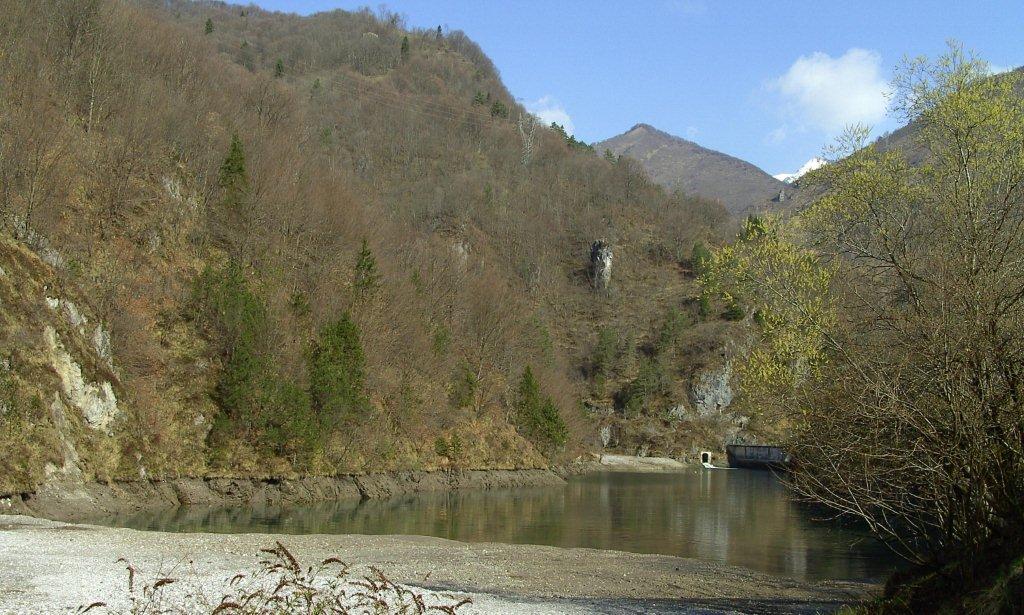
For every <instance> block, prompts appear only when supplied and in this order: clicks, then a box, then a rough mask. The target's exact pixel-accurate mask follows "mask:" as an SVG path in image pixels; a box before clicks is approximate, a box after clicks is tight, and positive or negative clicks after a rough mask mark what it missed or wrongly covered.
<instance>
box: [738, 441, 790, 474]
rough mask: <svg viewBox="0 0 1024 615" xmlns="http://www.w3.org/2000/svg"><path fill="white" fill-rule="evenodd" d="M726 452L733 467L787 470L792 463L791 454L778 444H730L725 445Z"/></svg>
mask: <svg viewBox="0 0 1024 615" xmlns="http://www.w3.org/2000/svg"><path fill="white" fill-rule="evenodd" d="M725 454H726V456H727V457H728V458H729V465H730V466H731V467H733V468H754V469H759V470H769V469H775V470H785V469H786V468H788V467H789V463H790V458H789V455H787V454H786V452H785V451H784V450H782V449H781V448H779V447H777V446H762V445H752V444H729V445H727V446H726V447H725Z"/></svg>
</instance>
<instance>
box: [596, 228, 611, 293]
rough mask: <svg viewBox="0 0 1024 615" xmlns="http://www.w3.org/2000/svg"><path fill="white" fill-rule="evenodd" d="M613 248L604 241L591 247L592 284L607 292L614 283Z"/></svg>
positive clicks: (597, 242)
mask: <svg viewBox="0 0 1024 615" xmlns="http://www.w3.org/2000/svg"><path fill="white" fill-rule="evenodd" d="M612 256H613V254H612V247H611V245H609V244H608V242H606V241H605V240H603V239H599V240H597V241H595V242H594V243H593V244H591V245H590V283H591V284H592V285H593V287H594V288H595V289H596V290H605V289H607V288H608V285H609V284H610V283H611V281H612Z"/></svg>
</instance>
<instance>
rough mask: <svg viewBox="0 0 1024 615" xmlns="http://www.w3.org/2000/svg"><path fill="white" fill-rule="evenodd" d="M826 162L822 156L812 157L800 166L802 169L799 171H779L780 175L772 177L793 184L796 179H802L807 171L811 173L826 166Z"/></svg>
mask: <svg viewBox="0 0 1024 615" xmlns="http://www.w3.org/2000/svg"><path fill="white" fill-rule="evenodd" d="M825 164H826V161H825V160H822V159H821V158H811V159H810V160H808V161H807V162H805V163H804V166H802V167H800V170H799V171H797V172H796V173H779V174H778V175H773V176H772V177H774V178H775V179H777V180H779V181H781V182H786V183H787V184H792V183H793V182H795V181H796V180H798V179H800V178H801V177H802V176H803V175H804V174H805V173H810V172H811V171H813V170H815V169H820V168H821V167H823V166H825Z"/></svg>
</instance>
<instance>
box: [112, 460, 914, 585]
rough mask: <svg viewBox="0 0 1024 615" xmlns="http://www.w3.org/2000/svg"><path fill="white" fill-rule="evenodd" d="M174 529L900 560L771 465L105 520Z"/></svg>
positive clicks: (869, 569)
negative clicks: (784, 480)
mask: <svg viewBox="0 0 1024 615" xmlns="http://www.w3.org/2000/svg"><path fill="white" fill-rule="evenodd" d="M97 522H99V523H101V524H105V525H115V526H124V527H132V528H136V529H146V530H161V531H175V532H265V533H284V534H312V533H318V534H420V535H427V536H438V537H441V538H450V539H453V540H461V541H469V542H504V543H519V544H542V545H554V546H559V547H589V548H594V549H616V550H621V551H633V552H637V553H660V554H665V555H677V556H682V557H693V558H699V559H705V560H712V561H716V562H721V563H725V564H731V565H736V566H744V567H747V568H753V569H756V570H761V571H765V572H769V573H772V574H777V575H787V576H792V577H796V578H800V579H812V580H818V579H844V580H854V579H855V580H880V579H882V578H884V577H885V576H886V575H887V574H888V573H890V572H891V571H892V570H893V569H894V568H895V566H896V565H897V564H896V560H895V558H894V557H893V556H892V554H891V553H890V552H889V551H888V550H886V548H885V547H884V546H883V545H881V544H880V543H878V542H877V541H875V540H873V539H872V538H871V537H869V536H868V535H867V534H866V532H864V531H863V530H861V529H858V528H856V527H851V526H849V525H842V524H838V523H836V522H834V521H825V520H820V519H816V518H815V515H814V514H813V513H811V512H810V511H809V510H808V509H807V508H806V507H804V506H801V505H798V504H797V503H795V502H794V501H793V500H792V498H791V497H790V496H789V494H788V493H787V492H786V489H785V488H784V486H783V485H782V484H781V483H780V482H779V480H778V479H777V478H776V477H775V476H773V475H772V474H771V473H770V472H762V471H754V470H728V471H727V470H710V471H709V470H703V469H701V470H696V469H695V470H693V471H688V472H681V473H666V474H639V473H621V472H609V473H598V474H587V475H584V476H578V477H573V478H571V479H570V480H569V481H568V484H566V485H565V486H564V487H544V488H528V489H510V490H496V491H475V492H455V493H428V494H417V495H410V496H401V497H396V498H393V499H389V500H366V501H362V502H355V501H342V502H330V503H323V504H314V505H306V506H290V507H266V508H259V507H255V508H254V507H234V508H222V507H220V508H210V507H184V508H178V509H173V510H163V511H156V512H147V513H139V514H133V515H120V516H115V517H108V518H105V519H98V520H97Z"/></svg>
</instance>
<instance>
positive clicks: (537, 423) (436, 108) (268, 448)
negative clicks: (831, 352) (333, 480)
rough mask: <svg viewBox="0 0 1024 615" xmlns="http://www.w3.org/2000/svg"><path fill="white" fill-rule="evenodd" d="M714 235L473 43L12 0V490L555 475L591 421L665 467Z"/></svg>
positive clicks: (8, 289) (344, 26) (327, 22)
mask: <svg viewBox="0 0 1024 615" xmlns="http://www.w3.org/2000/svg"><path fill="white" fill-rule="evenodd" d="M725 219H726V214H725V212H724V210H723V209H722V208H721V207H720V206H719V205H717V204H714V203H711V202H707V201H703V200H699V199H691V200H687V201H685V202H684V201H682V200H681V197H678V196H670V195H666V193H665V192H664V191H663V190H662V189H661V188H659V187H657V186H655V185H652V184H651V183H650V182H649V181H648V180H647V179H645V177H644V175H643V173H642V172H641V170H640V169H639V168H638V167H637V166H636V165H635V163H633V162H631V161H629V160H627V159H625V158H623V159H620V160H617V161H610V160H607V159H605V158H604V157H602V156H599V155H596V154H595V153H594V152H593V151H591V150H590V149H588V148H586V147H583V146H581V145H580V144H579V143H578V142H576V141H574V140H573V141H567V140H566V139H565V138H564V135H563V134H562V133H560V132H558V131H556V130H551V129H548V128H545V127H539V126H535V122H533V121H532V120H531V119H530V118H529V116H526V115H525V114H524V112H523V110H522V109H521V108H520V106H519V105H518V104H517V103H516V102H515V101H514V99H513V98H512V96H511V95H510V93H509V92H508V91H507V90H506V89H505V87H504V86H503V85H502V83H501V80H500V77H499V75H498V73H497V70H496V69H495V67H494V66H493V65H492V63H491V62H490V61H489V60H488V59H487V57H486V56H485V55H484V54H483V52H482V51H481V50H480V48H479V47H478V46H477V45H475V44H474V43H473V42H472V41H471V40H469V38H467V37H466V36H465V35H464V34H463V33H461V32H444V31H441V30H427V31H416V30H409V29H406V28H405V26H404V24H403V23H402V21H401V19H400V18H398V17H397V16H395V15H391V14H388V13H380V14H372V13H370V12H368V11H363V12H357V13H347V12H342V11H336V12H332V13H327V14H320V15H316V16H313V17H308V18H307V17H301V18H300V17H296V16H291V15H284V14H273V13H267V12H263V11H260V10H258V9H255V8H252V7H239V6H232V5H225V4H220V3H192V2H185V1H175V0H169V1H166V2H165V1H160V2H122V1H118V0H86V1H81V0H45V1H40V2H31V3H26V2H17V1H10V0H8V1H2V2H0V221H2V223H0V224H2V229H3V230H2V237H0V267H2V268H3V270H2V271H3V272H4V273H3V274H2V275H0V298H2V303H0V349H2V350H0V354H2V356H0V358H2V359H3V363H2V367H3V369H2V372H0V378H2V385H3V386H2V391H0V393H2V395H3V398H2V400H0V403H2V407H3V409H4V411H3V415H2V419H0V420H2V423H3V430H2V432H0V444H2V445H3V446H4V447H5V450H15V449H12V448H10V447H13V446H17V447H18V448H17V450H19V451H20V452H21V454H19V455H13V456H12V455H5V456H4V457H3V459H2V460H0V476H2V478H0V492H11V491H15V490H30V489H32V488H33V487H34V486H35V485H38V484H39V483H40V482H41V481H43V480H45V479H46V478H47V477H52V476H60V475H68V476H79V475H80V476H82V477H84V478H86V479H101V480H110V479H119V478H136V477H140V476H142V477H147V476H177V475H210V474H221V475H286V474H291V473H323V474H330V473H336V472H345V471H359V470H366V469H377V470H386V469H398V468H434V467H444V466H460V467H470V466H472V467H523V466H541V465H545V464H547V463H549V462H550V461H551V460H555V459H566V458H570V457H573V456H575V455H577V454H579V453H580V452H582V451H583V450H585V449H587V448H588V447H591V446H593V445H595V443H596V442H597V431H598V427H599V424H600V423H601V422H602V421H603V422H605V423H607V421H608V420H610V419H608V418H607V417H604V418H602V417H595V416H592V415H588V414H587V413H586V412H585V411H584V403H582V402H583V401H584V400H588V403H590V404H592V405H593V404H597V405H601V404H606V405H608V406H609V407H612V406H614V407H617V408H618V409H619V412H618V413H617V414H616V416H618V417H620V418H622V417H623V416H624V415H623V413H625V417H631V420H632V419H638V418H641V419H642V420H641V421H639V422H637V421H634V423H636V424H637V425H639V424H641V423H642V424H643V429H644V430H646V433H650V432H651V429H653V428H656V429H655V431H656V432H657V438H654V439H653V440H652V441H653V442H654V444H655V447H657V446H663V447H670V446H682V444H681V443H683V442H686V441H687V440H686V439H687V438H688V437H689V436H688V434H690V433H692V431H693V430H692V429H691V428H689V427H687V426H686V425H685V424H683V425H680V424H678V423H671V424H670V423H669V422H667V421H664V420H662V419H663V417H662V416H661V414H659V413H660V412H662V411H663V410H664V409H665V408H667V407H668V406H669V405H671V404H673V403H682V402H683V401H685V399H686V396H687V391H688V386H689V384H688V383H689V379H690V378H691V376H693V374H695V373H696V370H698V369H700V368H702V367H704V366H705V365H706V364H707V362H708V361H715V360H719V361H720V360H721V351H722V347H723V346H722V340H723V339H724V338H723V334H722V329H723V328H726V327H729V326H732V325H729V324H728V323H727V322H725V321H724V320H723V319H721V318H719V313H720V312H722V311H723V310H724V311H725V312H726V313H727V315H729V316H730V317H731V318H733V319H736V318H737V317H738V316H737V315H736V314H735V313H730V311H729V309H728V308H730V306H713V305H712V306H709V305H708V304H707V303H706V302H703V303H702V302H701V301H699V296H700V291H699V289H698V288H697V287H696V284H695V281H694V279H693V278H694V272H693V269H694V262H693V261H694V256H695V255H696V257H697V258H696V260H697V261H700V260H701V258H700V257H701V255H702V254H704V251H703V248H702V246H703V245H704V244H712V243H716V242H717V241H718V240H719V234H718V233H719V230H718V229H719V228H720V227H721V226H722V225H723V224H724V223H725ZM597 240H603V241H604V242H605V243H606V244H607V245H610V246H611V248H612V251H613V254H614V259H613V267H612V269H611V277H610V282H609V283H608V285H607V287H601V286H602V285H601V284H595V279H594V277H593V275H592V273H593V272H592V271H591V269H590V252H591V245H592V243H593V242H595V241H597ZM698 264H699V263H698ZM595 286H598V287H600V288H595ZM734 311H735V310H733V312H734ZM740 316H741V315H740ZM595 357H596V358H595ZM614 420H619V418H616V419H614ZM622 420H626V419H625V418H623V419H622ZM627 423H628V421H627ZM631 424H632V423H628V424H627V425H626V426H625V427H623V428H622V429H623V430H624V431H623V433H624V440H626V441H629V440H628V438H626V437H625V436H628V434H629V432H630V430H631V429H633V430H634V431H635V430H636V429H640V428H639V427H636V428H634V427H629V425H631ZM662 452H665V453H674V452H677V451H674V450H664V451H662Z"/></svg>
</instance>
